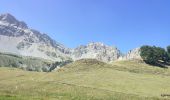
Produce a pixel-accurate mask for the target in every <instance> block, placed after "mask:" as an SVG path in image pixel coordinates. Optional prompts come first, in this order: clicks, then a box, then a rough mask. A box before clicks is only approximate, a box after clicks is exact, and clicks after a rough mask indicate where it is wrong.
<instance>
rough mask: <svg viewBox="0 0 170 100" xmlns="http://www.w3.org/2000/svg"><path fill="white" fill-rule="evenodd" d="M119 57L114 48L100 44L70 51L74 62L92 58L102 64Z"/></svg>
mask: <svg viewBox="0 0 170 100" xmlns="http://www.w3.org/2000/svg"><path fill="white" fill-rule="evenodd" d="M120 56H121V53H120V51H119V50H118V49H117V48H116V47H111V46H107V45H104V44H103V43H100V42H96V43H95V42H93V43H89V44H87V45H82V46H79V47H77V48H75V49H74V50H73V51H72V55H71V57H72V58H73V59H74V60H79V59H84V58H93V59H97V60H100V61H104V62H110V61H113V60H117V59H118V58H119V57H120Z"/></svg>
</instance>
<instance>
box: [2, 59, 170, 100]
mask: <svg viewBox="0 0 170 100" xmlns="http://www.w3.org/2000/svg"><path fill="white" fill-rule="evenodd" d="M169 75H170V70H169V69H161V68H157V67H153V66H149V65H146V64H142V63H136V62H127V61H124V62H114V63H112V64H106V63H103V62H99V61H96V60H92V59H91V60H80V61H76V62H74V63H71V64H68V65H66V66H65V67H63V68H61V69H60V70H57V71H54V72H50V73H45V72H29V71H23V70H20V69H15V68H5V67H1V68H0V100H160V99H162V100H165V99H167V100H168V99H170V98H169V97H161V94H170V76H169Z"/></svg>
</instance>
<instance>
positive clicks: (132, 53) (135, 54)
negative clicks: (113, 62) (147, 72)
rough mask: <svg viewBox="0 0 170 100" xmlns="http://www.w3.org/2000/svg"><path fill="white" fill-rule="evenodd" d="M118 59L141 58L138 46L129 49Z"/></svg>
mask: <svg viewBox="0 0 170 100" xmlns="http://www.w3.org/2000/svg"><path fill="white" fill-rule="evenodd" d="M118 60H142V58H141V56H140V48H135V49H133V50H130V51H129V52H128V53H127V54H126V55H124V56H122V57H120V58H119V59H118Z"/></svg>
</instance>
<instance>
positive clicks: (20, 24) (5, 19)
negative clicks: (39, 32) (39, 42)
mask: <svg viewBox="0 0 170 100" xmlns="http://www.w3.org/2000/svg"><path fill="white" fill-rule="evenodd" d="M0 21H2V22H4V23H8V24H12V25H14V26H17V27H20V28H28V26H27V24H26V23H25V22H23V21H18V20H17V19H16V18H15V17H14V16H12V15H11V14H9V13H6V14H1V15H0Z"/></svg>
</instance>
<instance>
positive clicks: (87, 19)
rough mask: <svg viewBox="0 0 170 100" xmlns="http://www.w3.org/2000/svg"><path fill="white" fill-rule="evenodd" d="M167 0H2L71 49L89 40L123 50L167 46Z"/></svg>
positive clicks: (3, 8) (1, 8) (2, 7)
mask: <svg viewBox="0 0 170 100" xmlns="http://www.w3.org/2000/svg"><path fill="white" fill-rule="evenodd" d="M169 5H170V0H1V3H0V13H11V14H12V15H14V16H15V17H16V18H17V19H19V20H23V21H25V22H26V23H27V24H28V26H29V27H31V28H34V29H37V30H39V31H40V32H44V33H47V34H48V35H49V36H51V37H52V38H53V39H55V40H56V41H58V42H60V43H62V44H64V45H65V46H67V47H70V48H74V47H76V46H78V45H81V44H87V43H89V42H103V43H105V44H107V45H113V46H117V47H118V48H119V49H120V50H121V51H122V52H127V51H129V50H130V49H133V48H136V47H139V46H141V45H144V44H148V45H156V46H161V47H166V46H167V45H170V6H169Z"/></svg>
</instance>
